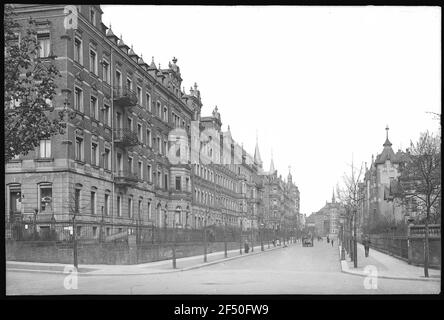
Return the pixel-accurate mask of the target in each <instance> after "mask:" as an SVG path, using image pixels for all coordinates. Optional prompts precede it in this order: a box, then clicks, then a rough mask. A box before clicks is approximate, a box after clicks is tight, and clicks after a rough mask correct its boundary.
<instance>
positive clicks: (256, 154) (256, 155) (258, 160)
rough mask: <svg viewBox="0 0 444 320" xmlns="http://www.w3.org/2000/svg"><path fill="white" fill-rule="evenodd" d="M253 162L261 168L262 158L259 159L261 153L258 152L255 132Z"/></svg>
mask: <svg viewBox="0 0 444 320" xmlns="http://www.w3.org/2000/svg"><path fill="white" fill-rule="evenodd" d="M254 162H255V163H256V164H257V165H258V166H259V168H262V159H261V154H260V152H259V143H258V138H257V133H256V147H255V148H254Z"/></svg>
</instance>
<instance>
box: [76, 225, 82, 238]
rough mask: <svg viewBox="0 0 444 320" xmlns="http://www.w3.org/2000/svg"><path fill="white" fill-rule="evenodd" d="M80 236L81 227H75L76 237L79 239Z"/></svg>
mask: <svg viewBox="0 0 444 320" xmlns="http://www.w3.org/2000/svg"><path fill="white" fill-rule="evenodd" d="M81 235H82V227H81V226H77V228H76V236H77V237H80V236H81Z"/></svg>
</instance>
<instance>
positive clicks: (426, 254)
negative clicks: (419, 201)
mask: <svg viewBox="0 0 444 320" xmlns="http://www.w3.org/2000/svg"><path fill="white" fill-rule="evenodd" d="M429 213H430V208H429V207H428V208H427V217H426V220H425V237H424V277H426V278H428V277H429Z"/></svg>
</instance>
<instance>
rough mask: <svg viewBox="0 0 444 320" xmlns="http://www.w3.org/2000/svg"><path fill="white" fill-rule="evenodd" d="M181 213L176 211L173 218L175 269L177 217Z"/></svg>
mask: <svg viewBox="0 0 444 320" xmlns="http://www.w3.org/2000/svg"><path fill="white" fill-rule="evenodd" d="M177 213H179V214H180V211H178V210H174V216H173V269H176V215H177Z"/></svg>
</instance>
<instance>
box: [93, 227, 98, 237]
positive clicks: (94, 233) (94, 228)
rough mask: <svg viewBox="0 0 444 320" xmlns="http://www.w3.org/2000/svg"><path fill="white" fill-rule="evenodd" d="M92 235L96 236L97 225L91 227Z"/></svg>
mask: <svg viewBox="0 0 444 320" xmlns="http://www.w3.org/2000/svg"><path fill="white" fill-rule="evenodd" d="M93 237H94V238H95V237H97V227H96V226H94V227H93Z"/></svg>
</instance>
